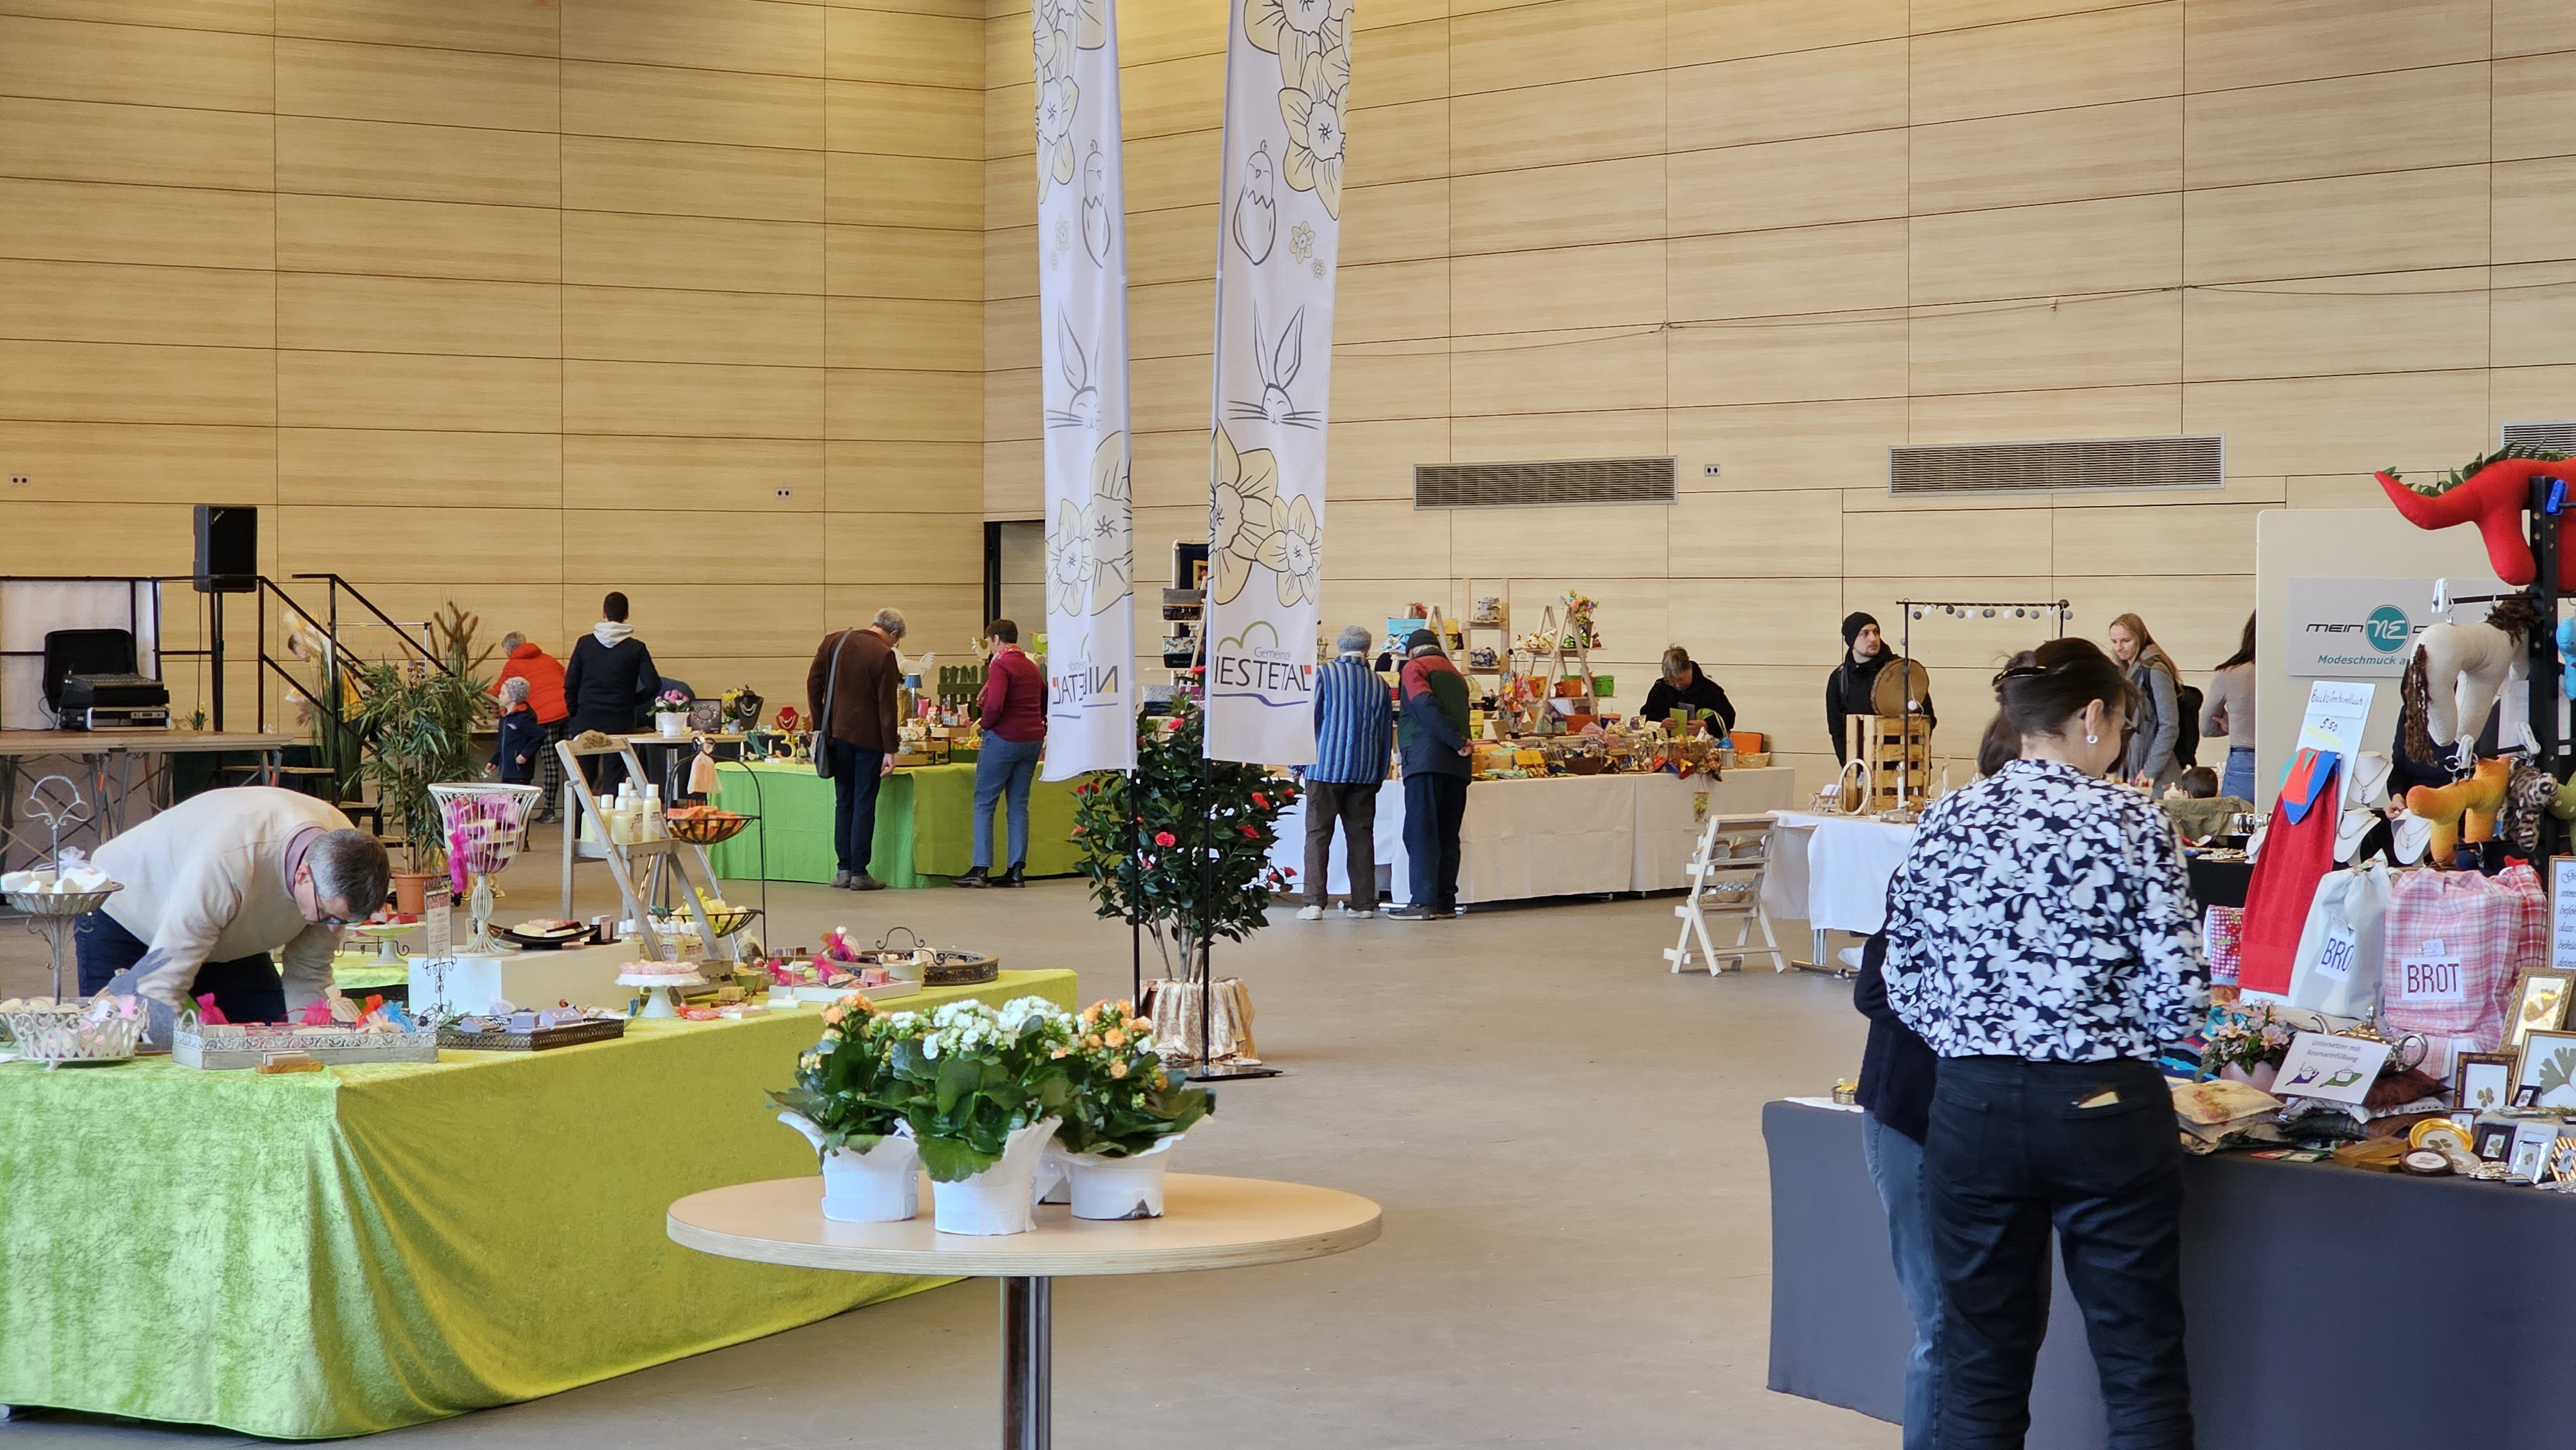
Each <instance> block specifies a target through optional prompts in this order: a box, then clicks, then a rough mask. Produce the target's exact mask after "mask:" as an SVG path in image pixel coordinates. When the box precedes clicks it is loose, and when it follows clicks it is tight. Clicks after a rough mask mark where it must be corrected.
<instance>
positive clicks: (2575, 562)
mask: <svg viewBox="0 0 2576 1450" xmlns="http://www.w3.org/2000/svg"><path fill="white" fill-rule="evenodd" d="M2571 477H2576V462H2570V461H2567V460H2564V459H2562V460H2558V461H2556V462H2545V461H2542V460H2538V459H2531V458H2504V459H2498V460H2497V461H2495V462H2493V463H2490V464H2488V465H2487V466H2486V467H2484V468H2481V469H2479V470H2478V471H2477V472H2475V473H2473V474H2471V475H2469V476H2468V477H2467V478H2466V479H2463V480H2462V481H2461V482H2460V485H2459V486H2458V487H2456V488H2454V489H2452V490H2450V491H2449V492H2447V493H2443V494H2439V495H2436V496H2434V497H2430V498H2427V497H2426V496H2424V495H2423V494H2420V493H2417V492H2416V491H2415V490H2413V489H2411V488H2408V487H2407V486H2406V485H2405V483H2404V482H2402V481H2400V480H2399V479H2397V478H2395V477H2393V476H2391V475H2389V474H2385V473H2382V474H2380V475H2378V478H2379V486H2380V487H2381V488H2382V489H2384V490H2386V491H2387V494H2388V501H2389V502H2390V503H2393V504H2395V505H2397V511H2398V512H2399V513H2401V514H2404V515H2405V516H2406V521H2407V522H2408V523H2410V524H2413V525H2414V526H2415V527H2417V528H2419V529H2447V528H2450V527H2452V526H2453V525H2455V524H2470V523H2473V524H2476V525H2477V526H2478V534H2479V536H2480V537H2481V538H2484V539H2485V540H2486V543H2487V562H2488V563H2490V564H2493V565H2494V566H2495V572H2496V577H2497V578H2498V579H2501V580H2503V581H2504V582H2505V583H2507V584H2512V585H2516V586H2520V585H2524V584H2528V583H2530V582H2531V581H2532V580H2533V579H2534V578H2535V577H2537V576H2538V575H2539V573H2540V566H2539V564H2538V563H2537V562H2535V561H2534V560H2533V559H2532V557H2531V541H2530V539H2529V538H2527V537H2525V535H2524V532H2523V524H2522V516H2523V513H2524V511H2525V510H2526V509H2528V508H2529V507H2530V504H2531V481H2532V480H2533V479H2535V478H2571ZM2571 545H2576V515H2566V516H2561V518H2560V519H2559V521H2558V587H2559V588H2560V589H2561V590H2568V591H2576V549H2571V547H2570V546H2571Z"/></svg>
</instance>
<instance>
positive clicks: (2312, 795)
mask: <svg viewBox="0 0 2576 1450" xmlns="http://www.w3.org/2000/svg"><path fill="white" fill-rule="evenodd" d="M2338 763H2339V762H2338V759H2337V757H2336V755H2335V753H2334V752H2333V751H2331V750H2314V749H2310V750H2302V751H2300V752H2299V754H2298V758H2297V759H2295V760H2293V761H2291V762H2290V778H2289V779H2288V780H2285V781H2283V782H2282V783H2281V802H2280V806H2279V809H2278V813H2279V814H2282V815H2286V816H2288V817H2289V819H2290V824H2292V825H2297V824H2298V823H2299V822H2301V821H2303V820H2306V819H2307V815H2308V812H2309V811H2310V810H2312V809H2314V808H2315V806H2316V803H2317V802H2318V800H2319V799H2321V798H2323V797H2324V795H2325V793H2326V788H2327V787H2328V786H2331V785H2332V784H2334V778H2335V766H2336V765H2337V764H2338Z"/></svg>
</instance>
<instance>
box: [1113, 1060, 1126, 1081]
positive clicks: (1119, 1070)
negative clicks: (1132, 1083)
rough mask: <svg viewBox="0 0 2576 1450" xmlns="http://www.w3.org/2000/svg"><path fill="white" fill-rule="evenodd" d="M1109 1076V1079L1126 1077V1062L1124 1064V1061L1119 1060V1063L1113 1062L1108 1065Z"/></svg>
mask: <svg viewBox="0 0 2576 1450" xmlns="http://www.w3.org/2000/svg"><path fill="white" fill-rule="evenodd" d="M1109 1075H1110V1076H1111V1077H1125V1076H1126V1075H1127V1064H1126V1062H1125V1061H1124V1060H1121V1061H1118V1062H1113V1063H1111V1064H1109Z"/></svg>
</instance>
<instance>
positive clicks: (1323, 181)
mask: <svg viewBox="0 0 2576 1450" xmlns="http://www.w3.org/2000/svg"><path fill="white" fill-rule="evenodd" d="M1290 74H1293V75H1294V76H1295V77H1296V82H1295V84H1293V85H1291V86H1288V87H1286V88H1284V89H1282V90H1281V91H1280V92H1279V114H1280V116H1281V117H1282V118H1284V119H1285V120H1286V121H1287V122H1288V156H1287V160H1286V161H1285V163H1283V165H1282V166H1281V168H1280V172H1281V175H1283V176H1285V177H1286V178H1287V181H1288V184H1289V185H1290V186H1292V187H1295V188H1296V189H1297V190H1299V191H1311V192H1313V193H1314V194H1315V199H1316V200H1317V201H1320V202H1322V203H1323V204H1324V210H1325V211H1326V212H1327V213H1329V214H1331V215H1333V216H1335V217H1338V216H1340V215H1341V214H1342V143H1343V141H1344V139H1345V137H1344V135H1343V124H1342V113H1343V111H1344V110H1345V109H1347V107H1348V105H1349V96H1350V90H1351V53H1350V52H1349V51H1348V50H1345V49H1342V48H1340V47H1335V48H1334V49H1331V50H1326V51H1318V52H1315V53H1313V54H1310V55H1308V56H1306V57H1305V64H1304V65H1302V66H1301V67H1299V68H1298V69H1297V70H1295V71H1293V72H1290Z"/></svg>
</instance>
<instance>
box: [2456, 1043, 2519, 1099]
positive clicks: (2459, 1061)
mask: <svg viewBox="0 0 2576 1450" xmlns="http://www.w3.org/2000/svg"><path fill="white" fill-rule="evenodd" d="M2517 1060H2518V1059H2517V1055H2516V1054H2514V1053H2510V1052H2463V1053H2461V1054H2459V1055H2458V1056H2457V1057H2455V1058H2454V1059H2452V1062H2453V1066H2452V1069H2451V1102H2452V1104H2453V1105H2454V1106H2456V1107H2459V1108H2461V1109H2463V1110H2465V1111H2468V1112H2473V1113H2484V1112H2491V1111H2493V1110H2495V1109H2497V1108H2500V1107H2503V1106H2504V1105H2505V1104H2507V1103H2509V1102H2511V1101H2513V1071H2514V1064H2515V1062H2516V1061H2517Z"/></svg>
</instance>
